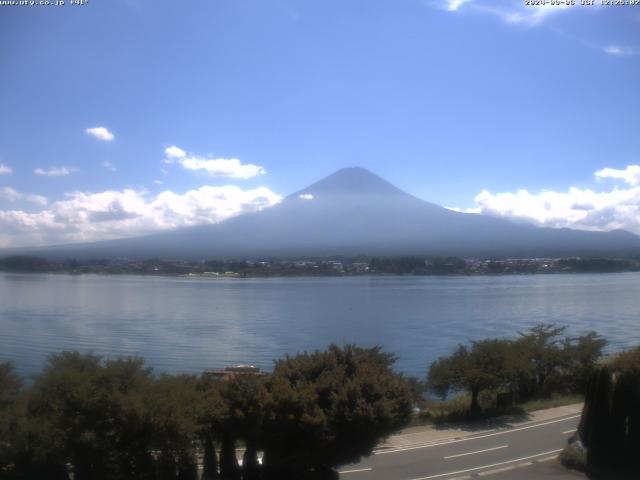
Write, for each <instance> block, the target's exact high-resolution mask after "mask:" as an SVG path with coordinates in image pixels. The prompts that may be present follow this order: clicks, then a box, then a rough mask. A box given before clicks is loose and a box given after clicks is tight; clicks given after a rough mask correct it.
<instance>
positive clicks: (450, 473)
mask: <svg viewBox="0 0 640 480" xmlns="http://www.w3.org/2000/svg"><path fill="white" fill-rule="evenodd" d="M561 451H562V449H559V450H551V451H550V452H542V453H536V454H535V455H529V456H528V457H520V458H514V459H513V460H507V461H505V462H498V463H492V464H491V465H482V466H481V467H473V468H466V469H464V470H458V471H456V472H447V473H438V474H437V475H429V476H428V477H418V478H412V479H411V480H429V479H431V478H440V477H446V476H448V475H457V474H459V473H467V472H473V471H474V470H482V469H483V468H492V467H497V466H499V465H506V464H507V463H513V462H519V461H521V460H529V459H530V458H535V457H541V456H543V455H550V454H552V453H558V452H561Z"/></svg>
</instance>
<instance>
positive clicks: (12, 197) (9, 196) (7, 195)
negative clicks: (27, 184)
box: [0, 187, 22, 202]
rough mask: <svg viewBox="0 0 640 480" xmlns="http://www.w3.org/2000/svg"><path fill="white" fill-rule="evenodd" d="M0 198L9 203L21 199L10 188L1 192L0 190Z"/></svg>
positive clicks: (5, 188) (20, 196)
mask: <svg viewBox="0 0 640 480" xmlns="http://www.w3.org/2000/svg"><path fill="white" fill-rule="evenodd" d="M0 198H3V199H5V200H9V201H10V202H15V201H16V200H19V199H20V198H22V195H20V194H19V193H18V192H16V191H15V190H14V189H13V188H11V187H4V188H3V189H2V190H0Z"/></svg>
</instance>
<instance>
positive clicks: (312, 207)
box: [23, 167, 640, 259]
mask: <svg viewBox="0 0 640 480" xmlns="http://www.w3.org/2000/svg"><path fill="white" fill-rule="evenodd" d="M23 253H25V252H24V251H23ZM29 253H30V254H34V255H42V256H47V257H84V258H87V257H93V258H97V257H116V256H118V257H126V258H150V257H160V258H164V259H197V258H232V257H236V258H238V257H252V258H255V257H266V256H277V257H289V256H290V257H293V256H314V257H321V256H332V255H358V254H364V255H447V256H449V255H456V256H466V257H487V256H496V257H536V256H538V257H541V256H574V255H581V256H595V255H602V256H626V255H630V254H637V253H640V237H638V236H636V235H633V234H631V233H629V232H626V231H623V230H616V231H611V232H588V231H581V230H571V229H566V228H564V229H550V228H541V227H536V226H533V225H523V224H517V223H513V222H510V221H508V220H505V219H499V218H493V217H488V216H482V215H475V214H467V213H459V212H454V211H451V210H448V209H446V208H443V207H440V206H438V205H435V204H432V203H429V202H426V201H424V200H421V199H419V198H416V197H414V196H412V195H409V194H408V193H406V192H403V191H402V190H400V189H398V188H397V187H395V186H394V185H392V184H390V183H389V182H387V181H386V180H384V179H382V178H380V177H379V176H377V175H375V174H373V173H371V172H369V171H367V170H365V169H363V168H359V167H355V168H345V169H342V170H339V171H337V172H335V173H333V174H332V175H330V176H328V177H326V178H324V179H323V180H320V181H319V182H317V183H314V184H313V185H310V186H309V187H307V188H305V189H303V190H300V191H298V192H296V193H294V194H292V195H290V196H288V197H286V198H285V199H284V200H283V201H282V202H281V203H280V204H278V205H275V206H273V207H270V208H267V209H264V210H262V211H260V212H255V213H245V214H243V215H240V216H237V217H234V218H231V219H228V220H226V221H224V222H221V223H219V224H215V225H204V226H198V227H190V228H182V229H179V230H174V231H170V232H164V233H159V234H154V235H148V236H145V237H137V238H129V239H122V240H113V241H104V242H96V243H91V244H76V245H64V246H58V247H49V248H38V249H31V250H30V252H29Z"/></svg>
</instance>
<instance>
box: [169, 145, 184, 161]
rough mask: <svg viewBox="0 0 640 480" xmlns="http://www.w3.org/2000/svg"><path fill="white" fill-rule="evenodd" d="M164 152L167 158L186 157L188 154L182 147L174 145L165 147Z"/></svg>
mask: <svg viewBox="0 0 640 480" xmlns="http://www.w3.org/2000/svg"><path fill="white" fill-rule="evenodd" d="M164 154H165V155H166V156H167V158H184V157H186V156H187V152H185V151H184V150H182V149H181V148H178V147H176V146H175V145H172V146H170V147H167V148H165V149H164Z"/></svg>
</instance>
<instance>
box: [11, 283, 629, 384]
mask: <svg viewBox="0 0 640 480" xmlns="http://www.w3.org/2000/svg"><path fill="white" fill-rule="evenodd" d="M539 322H553V323H557V324H561V325H567V326H568V327H569V332H570V333H571V334H582V333H586V332H587V331H589V330H596V331H597V332H599V333H600V334H602V335H603V336H604V337H606V338H607V339H608V340H609V342H610V345H609V350H618V349H620V348H623V347H628V346H632V345H637V344H640V274H638V273H617V274H593V275H592V274H577V275H574V274H550V275H528V276H478V277H396V276H389V277H331V278H330V277H324V278H309V277H307V278H291V277H287V278H268V279H256V278H252V279H238V278H214V279H212V278H183V277H145V276H98V275H82V276H72V275H47V274H43V275H40V274H9V273H0V360H13V361H14V362H15V364H16V366H17V370H18V372H20V373H22V374H25V375H30V374H33V373H36V372H37V371H39V370H40V368H41V367H42V365H43V363H44V361H45V359H46V356H47V355H48V354H50V353H54V352H59V351H61V350H65V349H74V350H80V351H93V352H94V353H97V354H102V355H105V356H117V355H139V356H142V357H144V358H145V359H146V360H147V363H148V364H149V365H151V366H153V367H154V369H155V370H156V371H162V372H191V373H198V372H200V371H202V370H204V369H209V368H218V367H224V366H227V365H231V364H236V363H253V364H256V365H258V366H260V367H262V368H265V369H270V368H271V366H272V364H273V360H274V359H276V358H278V357H280V356H282V355H284V354H285V353H290V354H294V353H296V352H298V351H302V350H312V349H317V348H324V347H326V346H327V345H328V344H329V343H331V342H335V343H338V344H344V343H357V344H359V345H363V346H372V345H376V344H380V345H382V346H383V347H384V348H385V349H386V350H388V351H392V352H395V353H396V354H397V355H398V356H399V360H398V362H397V364H396V368H397V370H399V371H402V372H405V373H407V374H411V375H417V376H424V374H425V372H426V369H427V367H428V365H429V363H430V362H431V361H433V360H434V359H436V358H437V357H438V356H441V355H446V354H448V353H450V352H451V351H452V349H453V348H454V347H455V346H456V345H457V344H458V343H460V342H466V341H468V340H472V339H481V338H485V337H502V336H507V337H513V336H515V335H517V331H518V330H524V329H526V328H528V327H530V326H532V325H535V324H536V323H539Z"/></svg>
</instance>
